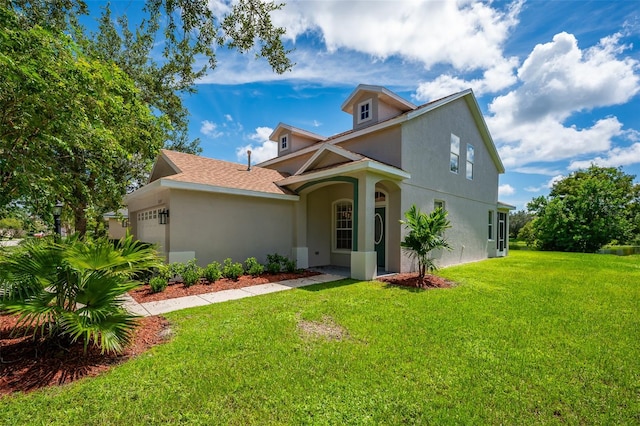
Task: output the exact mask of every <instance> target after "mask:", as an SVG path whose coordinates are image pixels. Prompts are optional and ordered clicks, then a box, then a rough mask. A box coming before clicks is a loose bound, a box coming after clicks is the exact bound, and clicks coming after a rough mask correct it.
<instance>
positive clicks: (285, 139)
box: [280, 135, 289, 151]
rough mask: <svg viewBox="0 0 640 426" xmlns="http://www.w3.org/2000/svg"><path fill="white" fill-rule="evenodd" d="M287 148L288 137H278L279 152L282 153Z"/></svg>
mask: <svg viewBox="0 0 640 426" xmlns="http://www.w3.org/2000/svg"><path fill="white" fill-rule="evenodd" d="M288 148H289V135H282V136H280V151H284V150H285V149H288Z"/></svg>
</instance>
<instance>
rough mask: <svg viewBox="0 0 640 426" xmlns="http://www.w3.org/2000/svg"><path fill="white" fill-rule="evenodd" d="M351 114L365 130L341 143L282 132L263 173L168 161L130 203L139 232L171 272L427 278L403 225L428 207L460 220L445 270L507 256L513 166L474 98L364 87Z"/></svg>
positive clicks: (348, 105) (349, 103)
mask: <svg viewBox="0 0 640 426" xmlns="http://www.w3.org/2000/svg"><path fill="white" fill-rule="evenodd" d="M342 110H343V111H345V112H346V113H348V114H351V115H352V117H353V128H352V129H351V130H348V131H346V132H343V133H340V134H337V135H334V136H331V137H324V136H320V135H317V134H315V133H313V132H309V131H306V130H302V129H298V128H296V127H293V126H290V125H287V124H283V123H280V124H279V125H278V126H277V127H276V129H275V130H274V131H273V133H272V134H271V136H270V139H271V140H272V141H274V142H276V143H277V144H278V156H277V157H276V158H273V159H271V160H268V161H265V162H263V163H261V164H259V165H257V166H253V167H248V166H247V165H241V164H236V163H230V162H226V161H220V160H214V159H207V158H203V157H198V156H193V155H189V154H183V153H178V152H172V151H166V150H164V151H162V153H161V154H160V155H159V157H158V159H157V161H156V164H155V166H154V168H153V171H152V173H151V177H150V180H149V183H148V184H147V185H145V186H144V187H142V188H140V189H138V190H137V191H135V192H133V193H132V194H130V195H129V196H128V198H127V204H128V208H129V212H130V215H129V218H130V223H131V226H132V228H133V232H134V234H135V235H136V236H137V238H139V239H140V240H143V241H146V242H151V243H157V244H158V245H159V247H160V249H161V250H162V251H163V252H164V253H165V254H166V256H167V258H168V260H169V261H171V262H173V261H185V260H188V259H190V258H194V257H195V258H197V259H198V261H199V263H201V264H203V265H204V264H206V263H208V262H211V261H212V260H218V261H221V260H222V259H224V258H226V257H231V258H233V259H234V260H237V261H243V260H244V259H246V258H247V257H250V256H255V257H257V258H258V260H261V261H264V259H265V257H266V255H267V254H269V253H274V252H278V253H280V254H287V255H290V256H291V257H292V258H293V259H295V260H296V262H297V264H298V266H299V267H302V268H306V267H314V266H324V265H335V266H344V267H349V268H350V269H351V276H352V277H354V278H357V279H371V278H372V277H374V276H376V274H377V272H378V271H380V270H383V271H391V272H407V271H411V270H415V268H416V265H415V264H414V262H413V261H412V259H411V258H410V257H409V256H408V255H407V253H404V252H403V251H402V250H401V248H400V241H401V240H402V238H403V235H404V233H405V232H406V231H405V230H404V229H403V226H402V225H401V224H400V220H401V219H402V218H403V213H404V212H405V211H407V210H408V209H409V208H410V207H411V205H413V204H416V205H417V206H418V207H419V208H420V209H421V210H422V211H425V212H429V211H431V210H433V209H434V208H436V207H442V208H444V209H445V210H446V211H447V212H448V213H449V216H448V218H449V220H450V221H451V224H452V228H451V229H449V230H447V231H446V236H447V239H448V241H449V242H450V244H451V245H452V246H453V250H452V251H443V252H441V253H439V254H438V255H439V257H440V259H439V262H438V263H439V264H440V265H443V266H445V265H451V264H456V263H463V262H470V261H476V260H480V259H485V258H487V257H495V256H504V255H506V253H507V249H508V232H507V231H508V211H509V209H510V208H512V207H511V206H508V205H506V204H502V203H499V202H498V176H499V174H500V173H503V172H504V167H503V165H502V162H501V160H500V158H499V156H498V152H497V150H496V147H495V145H494V143H493V140H492V138H491V135H490V134H489V130H488V129H487V126H486V123H485V121H484V119H483V117H482V113H481V111H480V108H479V107H478V104H477V101H476V99H475V96H474V95H473V92H472V91H471V90H465V91H462V92H459V93H455V94H452V95H450V96H447V97H445V98H442V99H439V100H436V101H433V102H429V103H427V104H424V105H421V106H416V105H414V104H412V103H411V102H409V101H407V100H405V99H403V98H401V97H400V96H398V95H396V94H395V93H393V92H391V91H389V90H387V89H385V88H384V87H380V86H371V85H360V86H358V87H357V88H356V89H355V90H354V91H353V93H352V94H351V95H350V96H349V97H348V98H347V99H346V100H345V101H344V103H343V104H342Z"/></svg>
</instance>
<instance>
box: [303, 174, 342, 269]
mask: <svg viewBox="0 0 640 426" xmlns="http://www.w3.org/2000/svg"><path fill="white" fill-rule="evenodd" d="M318 188H319V189H315V190H313V191H312V192H310V193H308V195H307V215H308V216H307V244H308V247H309V266H324V265H337V266H349V265H350V262H351V258H350V255H349V254H344V253H339V252H335V251H333V241H332V233H333V203H334V202H335V201H337V200H341V199H348V200H351V201H353V185H352V184H350V183H333V184H329V185H327V186H321V187H318Z"/></svg>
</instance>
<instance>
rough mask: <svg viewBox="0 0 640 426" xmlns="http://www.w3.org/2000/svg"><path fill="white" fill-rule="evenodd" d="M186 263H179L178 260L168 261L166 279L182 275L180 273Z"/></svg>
mask: <svg viewBox="0 0 640 426" xmlns="http://www.w3.org/2000/svg"><path fill="white" fill-rule="evenodd" d="M185 267H186V265H185V264H184V263H180V262H173V263H170V264H169V265H168V266H167V271H166V274H167V278H168V279H175V278H177V277H178V276H179V277H182V273H183V272H184V269H185Z"/></svg>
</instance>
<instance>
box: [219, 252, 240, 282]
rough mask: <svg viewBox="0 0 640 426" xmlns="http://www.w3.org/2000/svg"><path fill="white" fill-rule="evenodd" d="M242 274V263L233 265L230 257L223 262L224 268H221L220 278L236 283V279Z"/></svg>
mask: <svg viewBox="0 0 640 426" xmlns="http://www.w3.org/2000/svg"><path fill="white" fill-rule="evenodd" d="M243 273H244V268H243V267H242V263H239V262H236V263H233V262H232V260H231V258H230V257H227V258H226V259H225V260H224V266H223V267H222V276H223V277H225V278H228V279H230V280H233V281H237V280H238V277H240V275H242V274H243Z"/></svg>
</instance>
